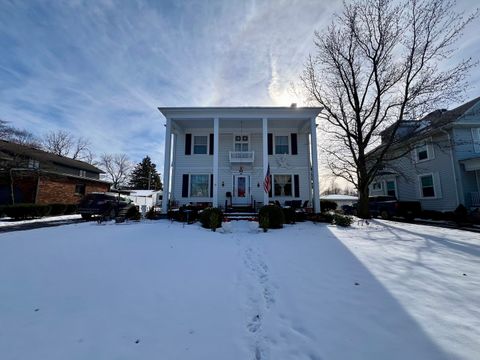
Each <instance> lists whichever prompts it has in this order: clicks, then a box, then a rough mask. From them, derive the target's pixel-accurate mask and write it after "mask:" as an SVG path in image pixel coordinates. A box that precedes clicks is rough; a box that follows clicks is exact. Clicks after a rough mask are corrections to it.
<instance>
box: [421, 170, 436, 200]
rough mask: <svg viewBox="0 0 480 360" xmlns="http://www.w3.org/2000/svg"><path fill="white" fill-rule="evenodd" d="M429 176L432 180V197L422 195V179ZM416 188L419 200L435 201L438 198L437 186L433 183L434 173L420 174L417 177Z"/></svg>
mask: <svg viewBox="0 0 480 360" xmlns="http://www.w3.org/2000/svg"><path fill="white" fill-rule="evenodd" d="M428 176H430V177H431V178H432V186H431V187H432V189H433V196H425V195H424V193H423V189H424V186H423V183H422V178H426V177H428ZM418 186H419V190H420V199H437V198H438V191H437V184H436V181H435V174H434V173H426V174H420V175H418Z"/></svg>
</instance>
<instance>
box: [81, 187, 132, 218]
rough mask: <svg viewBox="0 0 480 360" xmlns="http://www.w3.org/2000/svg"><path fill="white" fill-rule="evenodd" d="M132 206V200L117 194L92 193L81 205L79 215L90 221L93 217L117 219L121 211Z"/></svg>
mask: <svg viewBox="0 0 480 360" xmlns="http://www.w3.org/2000/svg"><path fill="white" fill-rule="evenodd" d="M131 205H132V200H130V199H128V198H126V197H124V196H121V195H118V194H115V193H99V192H98V193H95V192H94V193H90V194H87V195H86V196H85V197H84V198H83V199H82V201H80V204H78V213H79V214H81V215H82V218H83V219H90V218H91V217H92V215H101V216H105V217H108V218H110V219H113V218H115V217H116V216H117V215H118V213H119V212H120V210H122V209H124V208H126V207H129V206H131Z"/></svg>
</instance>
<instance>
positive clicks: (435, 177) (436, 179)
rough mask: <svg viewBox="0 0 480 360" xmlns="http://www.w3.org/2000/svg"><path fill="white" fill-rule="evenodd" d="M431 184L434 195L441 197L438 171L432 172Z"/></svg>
mask: <svg viewBox="0 0 480 360" xmlns="http://www.w3.org/2000/svg"><path fill="white" fill-rule="evenodd" d="M433 185H434V188H435V197H436V198H439V199H440V198H442V197H443V194H442V184H441V183H440V174H439V173H438V172H436V173H434V174H433Z"/></svg>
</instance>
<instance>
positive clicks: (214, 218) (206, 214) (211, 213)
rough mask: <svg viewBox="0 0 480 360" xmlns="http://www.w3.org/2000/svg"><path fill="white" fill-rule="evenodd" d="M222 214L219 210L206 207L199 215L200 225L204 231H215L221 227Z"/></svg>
mask: <svg viewBox="0 0 480 360" xmlns="http://www.w3.org/2000/svg"><path fill="white" fill-rule="evenodd" d="M222 219H223V212H222V210H220V209H219V208H212V207H208V208H205V209H203V210H202V212H201V213H200V223H201V224H202V226H203V227H204V228H206V229H212V231H215V230H216V229H218V228H219V227H221V226H222Z"/></svg>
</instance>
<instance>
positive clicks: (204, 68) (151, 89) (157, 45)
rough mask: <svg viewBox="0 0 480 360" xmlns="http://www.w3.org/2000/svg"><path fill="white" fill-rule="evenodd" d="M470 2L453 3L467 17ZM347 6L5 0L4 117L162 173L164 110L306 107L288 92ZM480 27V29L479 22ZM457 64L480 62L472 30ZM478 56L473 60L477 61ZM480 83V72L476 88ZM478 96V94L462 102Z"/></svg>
mask: <svg viewBox="0 0 480 360" xmlns="http://www.w3.org/2000/svg"><path fill="white" fill-rule="evenodd" d="M475 5H476V1H474V0H462V1H458V9H459V10H471V9H473V7H474V6H475ZM341 7H342V4H341V1H336V0H330V1H318V0H288V1H283V0H271V1H254V0H245V1H243V0H233V1H220V0H219V1H215V0H212V1H208V0H198V1H195V0H192V1H150V2H149V1H140V0H139V1H113V0H112V1H107V0H96V1H82V0H72V1H63V0H56V1H23V2H20V1H18V2H17V1H9V0H1V1H0V49H1V56H0V118H1V119H3V120H6V121H9V122H11V123H12V124H13V125H15V126H17V127H20V128H26V129H28V130H30V131H31V132H33V133H35V134H38V135H41V134H43V133H44V132H46V131H48V130H56V129H65V130H68V131H70V132H72V133H74V134H76V135H78V136H85V137H88V138H89V139H91V141H92V144H93V150H94V152H95V153H97V154H100V153H102V152H109V153H116V152H126V153H128V154H129V155H130V157H131V159H132V160H134V161H135V162H138V161H140V160H141V158H142V157H143V156H144V155H146V154H149V155H150V156H151V157H152V158H153V160H154V161H155V162H156V163H157V164H158V165H159V166H161V168H160V169H162V168H163V143H164V127H163V123H164V121H163V118H162V116H161V115H160V113H159V112H158V110H157V109H156V108H157V107H158V106H213V105H284V106H286V105H290V103H291V102H298V103H302V100H301V98H299V97H298V96H297V95H296V94H295V91H293V90H292V83H293V84H295V83H298V77H299V75H300V73H301V71H302V67H303V64H304V61H305V59H306V57H307V55H308V54H309V53H310V52H312V50H313V48H312V45H313V43H312V40H313V32H314V30H316V29H318V30H321V29H322V28H324V27H325V26H326V25H327V24H328V23H329V22H330V21H331V17H332V14H333V13H334V12H338V11H339V10H340V9H341ZM475 25H476V26H477V27H478V22H477V23H476V24H475ZM459 48H460V51H459V58H461V57H468V56H476V54H479V53H480V40H479V33H478V31H472V28H469V29H468V32H467V33H466V35H465V36H464V38H462V42H461V43H460V44H459ZM477 56H478V55H477ZM479 81H480V69H478V68H477V69H475V70H474V72H472V82H473V83H478V82H479ZM479 95H480V90H479V88H478V87H476V88H473V89H472V90H470V91H469V92H468V94H467V97H475V96H479Z"/></svg>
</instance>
